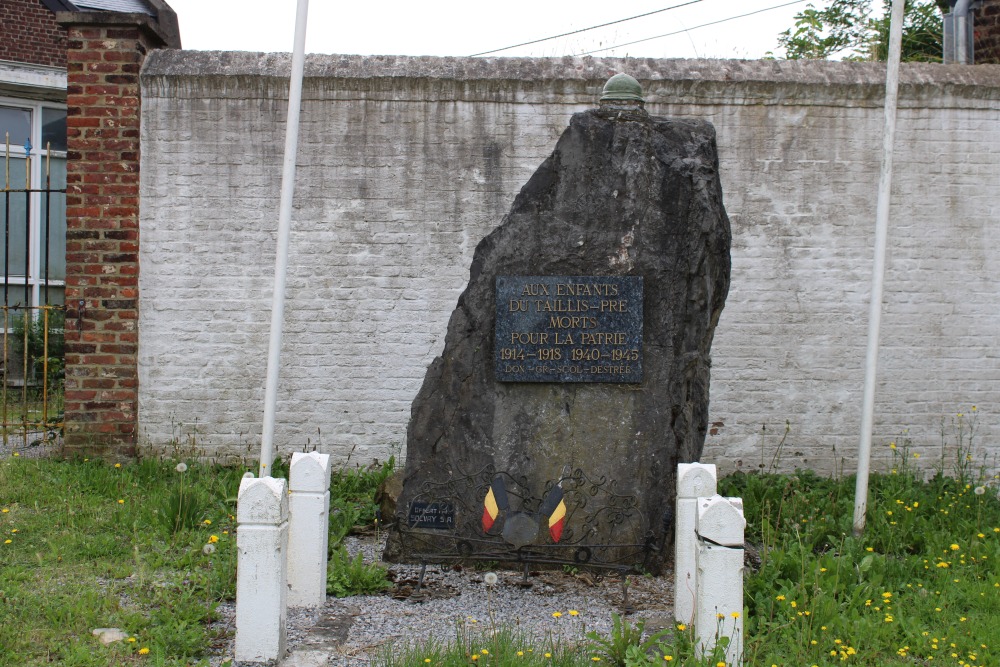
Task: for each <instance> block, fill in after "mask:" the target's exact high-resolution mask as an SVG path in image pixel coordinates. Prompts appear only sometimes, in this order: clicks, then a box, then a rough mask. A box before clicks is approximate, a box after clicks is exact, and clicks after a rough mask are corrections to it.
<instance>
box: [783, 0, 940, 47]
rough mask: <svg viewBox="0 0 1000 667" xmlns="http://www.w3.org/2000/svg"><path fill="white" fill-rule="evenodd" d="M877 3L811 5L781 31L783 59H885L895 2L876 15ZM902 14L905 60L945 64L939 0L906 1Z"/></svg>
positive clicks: (886, 0) (887, 0)
mask: <svg viewBox="0 0 1000 667" xmlns="http://www.w3.org/2000/svg"><path fill="white" fill-rule="evenodd" d="M874 1H875V0H832V2H830V3H829V4H828V6H827V7H826V8H824V9H816V7H814V6H813V5H812V4H810V5H808V6H807V8H806V9H805V10H804V11H802V12H800V13H798V14H796V15H795V27H793V28H789V29H788V30H786V31H785V32H783V33H781V35H780V36H779V38H778V43H779V44H780V45H781V46H782V47H784V49H785V57H786V58H789V59H792V60H797V59H800V58H834V57H839V58H842V59H843V60H887V59H888V57H889V15H890V13H891V6H892V2H891V0H882V8H883V10H884V11H883V12H882V14H881V15H880V16H878V17H875V16H873V11H872V4H873V2H874ZM905 7H906V9H905V11H904V15H903V47H902V59H903V60H904V61H922V62H941V53H942V39H943V37H942V34H943V33H942V17H941V12H940V11H939V2H938V1H937V0H907V2H906V5H905Z"/></svg>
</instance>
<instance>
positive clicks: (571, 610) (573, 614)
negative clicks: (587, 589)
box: [569, 609, 580, 616]
mask: <svg viewBox="0 0 1000 667" xmlns="http://www.w3.org/2000/svg"><path fill="white" fill-rule="evenodd" d="M569 615H570V616H579V615H580V612H578V611H577V610H576V609H570V610H569Z"/></svg>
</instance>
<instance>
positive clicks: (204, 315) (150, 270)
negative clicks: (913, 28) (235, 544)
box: [139, 51, 1000, 472]
mask: <svg viewBox="0 0 1000 667" xmlns="http://www.w3.org/2000/svg"><path fill="white" fill-rule="evenodd" d="M287 62H288V61H287V57H281V56H275V55H269V56H257V55H254V54H235V53H234V54H205V53H197V52H169V51H168V52H157V53H154V54H152V55H151V56H150V58H149V59H148V60H147V65H146V67H145V69H144V73H143V79H142V81H143V108H142V142H143V143H142V172H141V173H142V213H141V261H140V265H141V297H140V336H141V339H140V353H141V359H140V414H139V419H140V432H141V435H142V441H143V444H144V446H146V447H152V448H154V449H160V448H164V447H166V446H168V444H169V443H170V442H171V441H175V440H176V441H179V442H180V443H181V444H182V445H185V446H186V445H189V444H191V443H195V444H196V445H197V447H198V448H199V450H200V451H201V452H202V453H203V454H204V455H206V456H211V457H216V458H222V459H225V458H227V457H245V458H247V459H253V458H255V457H256V453H257V452H258V450H259V441H260V437H259V432H260V426H259V424H260V421H261V414H262V409H263V408H262V400H263V385H264V370H265V365H266V359H265V357H266V350H267V338H268V328H269V323H270V316H269V312H270V311H269V308H270V296H271V285H272V280H273V261H274V259H273V248H274V243H275V234H276V232H275V230H276V227H277V207H278V191H279V187H280V168H281V151H282V147H283V141H284V114H285V111H284V109H285V103H284V100H283V99H281V98H282V97H283V96H284V95H285V94H286V93H285V89H286V85H287V84H286V85H285V86H283V85H282V84H281V80H280V79H279V78H275V77H276V76H279V75H280V74H281V73H282V72H283V71H284V72H287ZM620 69H625V70H626V71H629V72H630V73H632V74H633V75H635V76H637V77H638V78H640V80H642V81H644V83H645V89H646V91H647V93H646V97H647V101H648V108H649V110H650V111H651V112H652V113H654V114H657V115H670V116H688V117H702V118H707V119H709V120H711V121H712V122H713V123H714V124H715V127H716V130H717V132H718V141H719V151H720V157H721V169H722V181H723V190H724V193H725V201H726V208H727V210H728V212H729V215H730V218H731V220H732V224H733V251H732V256H733V275H732V289H731V291H730V295H729V299H728V301H727V304H726V309H725V311H724V312H723V315H722V320H721V323H720V325H719V329H718V331H717V334H716V339H715V345H714V347H713V361H714V366H713V376H712V421H713V422H716V423H717V425H716V426H714V427H713V429H712V434H711V435H710V436H709V438H708V441H707V443H706V451H705V455H704V456H703V457H702V459H701V460H702V461H704V462H714V463H717V464H718V465H719V466H720V468H721V469H722V470H723V471H725V470H731V469H733V468H734V467H741V468H743V469H752V468H755V467H757V466H759V465H760V464H761V461H763V462H764V465H765V466H767V465H769V464H770V461H771V457H772V455H773V454H774V449H775V447H776V446H777V444H778V441H779V439H780V436H781V435H782V434H783V433H784V430H785V422H786V420H787V421H788V423H789V424H790V429H791V430H790V432H789V435H788V437H787V439H786V441H785V443H784V447H783V452H782V456H781V460H780V467H781V468H782V469H786V470H787V469H792V468H795V467H811V468H814V469H817V470H822V471H826V472H834V471H835V470H837V469H839V467H840V466H841V465H843V466H844V467H845V468H846V470H847V471H848V472H849V471H850V470H851V469H853V467H854V466H855V461H854V459H853V456H854V452H855V450H856V446H857V440H858V435H859V433H858V431H859V422H860V412H861V410H860V405H859V402H860V400H861V388H862V383H863V376H864V371H863V357H864V349H865V336H866V331H867V299H868V292H869V283H870V271H871V269H870V267H871V263H872V253H873V250H872V243H873V231H872V230H873V227H874V211H875V201H876V186H877V182H878V172H879V160H880V146H881V128H882V110H881V107H880V104H881V90H882V89H881V86H882V83H881V81H880V77H881V76H884V74H882V72H881V71H880V69H879V66H878V65H868V64H857V63H826V62H813V63H799V62H743V61H653V60H647V61H639V62H636V61H630V62H629V63H628V65H625V64H623V63H622V61H617V60H594V59H587V60H573V59H559V60H546V59H538V60H530V59H497V60H490V59H480V60H465V59H450V58H449V59H435V58H382V59H362V58H358V57H341V56H315V57H311V58H310V60H309V62H308V65H307V77H308V78H307V80H306V84H305V100H304V103H303V115H302V120H301V132H302V135H301V143H300V148H299V168H298V176H297V183H296V202H295V208H294V211H293V219H292V230H293V232H292V239H291V256H290V266H291V272H290V275H289V281H288V302H287V305H286V318H287V319H286V325H285V343H284V348H283V353H282V355H283V356H282V360H283V367H282V372H281V384H280V389H279V405H278V420H277V422H278V423H277V428H278V432H277V436H276V442H277V443H278V446H279V449H280V450H281V451H282V452H288V451H299V450H302V449H311V448H312V447H313V446H316V445H318V446H320V448H321V449H322V451H324V452H327V453H330V454H331V455H333V456H334V459H335V460H336V461H341V462H342V461H343V460H345V459H346V458H347V457H348V455H351V461H352V462H356V463H360V464H367V463H369V462H371V461H372V460H373V459H382V460H384V459H385V458H386V457H387V456H389V455H390V454H391V453H397V454H398V453H399V451H400V447H401V446H402V443H403V439H404V436H405V430H406V422H407V420H408V418H409V408H410V402H411V401H412V399H413V397H414V396H415V395H416V392H417V389H418V388H419V386H420V383H421V382H422V380H423V376H424V372H425V369H426V367H427V365H428V364H429V363H430V361H431V360H432V359H433V358H434V357H435V356H436V355H438V354H439V353H440V352H441V350H442V347H443V340H444V334H445V329H446V324H447V320H448V317H449V315H450V313H451V310H452V308H453V307H454V305H455V302H456V300H457V298H458V295H459V294H460V292H461V290H462V289H463V287H464V285H465V282H466V280H467V278H468V269H469V263H470V261H471V258H472V252H473V250H474V248H475V246H476V243H477V242H478V241H479V240H480V239H481V238H482V237H483V236H485V235H486V234H487V233H488V232H489V231H490V230H491V229H492V228H493V227H494V226H495V225H496V224H498V223H499V221H500V219H501V217H502V216H503V214H504V213H506V211H507V209H508V208H509V206H510V203H511V201H512V199H513V196H514V195H515V194H516V193H517V192H518V190H519V189H520V187H521V186H522V185H523V183H524V182H525V181H526V180H527V179H528V177H529V176H530V175H531V174H532V173H533V171H534V170H535V169H536V168H537V166H538V165H539V164H540V163H541V161H542V160H543V159H544V158H545V157H546V156H547V155H548V154H549V153H550V152H551V150H552V148H553V147H554V144H555V141H556V139H557V138H558V136H559V134H560V133H561V132H562V130H563V129H564V128H565V127H566V125H567V123H568V121H569V117H570V115H571V114H572V113H574V112H576V111H580V110H583V109H586V108H590V107H593V106H595V104H596V98H597V96H598V95H599V91H600V87H601V85H602V84H603V82H604V80H605V79H606V78H607V76H608V75H610V74H611V73H614V72H615V71H619V70H620ZM903 84H904V85H903V88H902V93H901V102H900V111H899V125H898V130H897V141H898V144H897V154H896V160H895V164H896V173H895V178H894V183H893V200H892V207H893V208H892V222H891V229H890V255H889V259H888V271H887V276H886V294H885V302H886V307H885V316H884V318H883V327H882V341H883V348H882V352H881V355H880V369H879V384H878V397H877V401H876V406H875V408H876V409H875V414H876V434H875V442H876V457H877V458H878V459H879V460H880V461H881V465H886V464H887V458H888V453H889V450H888V448H887V447H886V446H885V445H886V444H887V443H888V442H889V441H890V440H891V439H895V438H898V437H899V435H900V434H901V433H902V432H903V430H904V429H909V432H908V437H909V438H911V439H912V441H913V447H914V451H917V452H920V453H921V454H922V458H921V459H920V460H919V461H917V463H921V464H923V463H927V464H930V462H933V461H936V460H938V456H939V453H940V447H941V442H942V438H941V434H940V432H941V420H942V418H944V419H945V420H946V422H947V421H948V420H951V419H954V417H955V414H956V413H958V412H964V413H966V415H968V414H969V413H970V408H971V406H972V405H976V406H977V415H978V423H979V431H978V434H977V441H976V442H977V444H981V445H983V446H984V447H986V450H987V451H988V453H989V456H990V457H991V458H990V460H989V463H990V464H991V465H995V460H994V458H992V457H995V456H997V455H998V454H1000V446H998V445H997V443H995V441H994V440H993V439H992V438H993V437H994V436H995V434H997V433H1000V428H998V427H1000V391H998V390H1000V353H998V351H997V350H998V336H1000V334H998V332H1000V272H998V271H997V269H996V267H997V266H1000V250H998V249H997V244H996V239H997V238H1000V222H998V220H1000V190H998V185H997V184H998V183H1000V126H998V124H997V122H996V118H997V114H998V110H1000V75H998V71H997V68H993V67H990V66H978V67H975V68H961V67H947V68H946V67H942V66H934V65H909V66H906V67H905V68H904V72H903ZM966 418H967V417H966ZM762 425H766V435H765V437H763V438H762ZM946 428H947V424H946ZM954 439H955V438H954V434H952V436H951V439H950V441H951V443H952V444H953V443H954ZM762 441H763V448H762ZM352 452H353V454H351V453H352Z"/></svg>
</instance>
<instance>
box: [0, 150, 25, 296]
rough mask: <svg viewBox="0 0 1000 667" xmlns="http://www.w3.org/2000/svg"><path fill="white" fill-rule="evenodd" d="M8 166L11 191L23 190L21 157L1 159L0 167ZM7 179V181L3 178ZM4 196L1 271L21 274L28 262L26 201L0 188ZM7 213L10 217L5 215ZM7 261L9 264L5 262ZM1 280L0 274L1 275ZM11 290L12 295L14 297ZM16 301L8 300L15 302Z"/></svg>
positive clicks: (0, 207)
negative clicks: (4, 244)
mask: <svg viewBox="0 0 1000 667" xmlns="http://www.w3.org/2000/svg"><path fill="white" fill-rule="evenodd" d="M7 164H9V165H10V187H11V188H12V189H14V190H17V189H21V190H23V189H24V187H25V186H24V184H25V182H26V181H25V176H26V174H25V173H24V170H25V160H24V158H17V157H11V158H10V161H9V162H8V161H7V160H3V166H0V170H2V171H4V172H6V169H7V167H6V165H7ZM4 182H6V181H4ZM0 194H2V195H3V198H2V200H0V234H2V235H3V236H0V239H6V241H7V243H6V248H5V250H4V253H3V256H0V270H4V269H5V273H4V275H8V276H23V275H24V271H25V266H26V265H27V261H26V260H27V252H26V249H25V247H24V244H25V240H26V239H27V235H26V230H27V224H28V220H27V210H28V209H27V200H28V195H27V193H25V192H6V191H2V190H0ZM8 215H9V218H8ZM8 261H9V262H10V263H9V265H7V264H6V262H8ZM0 280H2V277H0ZM13 295H14V293H13V292H12V293H11V298H12V299H16V297H14V296H13ZM14 302H15V301H11V303H14Z"/></svg>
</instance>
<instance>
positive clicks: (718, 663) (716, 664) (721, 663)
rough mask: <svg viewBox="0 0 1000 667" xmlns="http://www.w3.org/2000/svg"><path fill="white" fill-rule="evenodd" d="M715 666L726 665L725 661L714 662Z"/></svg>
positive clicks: (723, 666)
mask: <svg viewBox="0 0 1000 667" xmlns="http://www.w3.org/2000/svg"><path fill="white" fill-rule="evenodd" d="M715 667H726V663H724V662H722V661H721V660H720V661H719V662H717V663H715Z"/></svg>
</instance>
